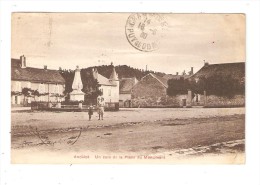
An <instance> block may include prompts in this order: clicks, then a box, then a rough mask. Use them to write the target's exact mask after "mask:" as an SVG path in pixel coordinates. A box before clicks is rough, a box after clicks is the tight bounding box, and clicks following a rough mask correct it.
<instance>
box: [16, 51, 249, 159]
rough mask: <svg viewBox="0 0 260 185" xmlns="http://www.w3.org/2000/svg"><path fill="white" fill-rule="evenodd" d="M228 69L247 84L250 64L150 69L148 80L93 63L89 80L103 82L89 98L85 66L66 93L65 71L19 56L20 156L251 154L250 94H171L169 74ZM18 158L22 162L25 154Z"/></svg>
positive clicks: (18, 133)
mask: <svg viewBox="0 0 260 185" xmlns="http://www.w3.org/2000/svg"><path fill="white" fill-rule="evenodd" d="M228 67H232V73H230V74H232V75H233V76H234V78H235V79H240V80H241V81H240V82H243V80H244V63H232V64H212V65H210V64H207V63H205V64H204V66H203V67H202V69H200V70H198V72H197V73H195V74H193V71H192V70H193V68H191V71H190V72H188V74H186V73H184V72H183V73H182V74H180V75H179V74H175V75H169V74H166V75H164V76H163V77H161V76H157V75H156V74H154V73H152V72H149V73H148V74H147V75H145V76H143V77H142V78H141V79H140V80H137V78H136V77H132V78H121V79H120V78H119V77H118V74H117V72H116V67H115V66H113V64H111V65H110V66H108V68H109V69H110V76H109V78H106V77H104V76H103V75H101V74H99V72H98V70H97V68H96V67H93V68H91V69H90V70H89V71H90V73H89V74H90V75H89V76H88V77H89V78H92V79H94V80H96V82H97V84H96V86H95V88H96V89H94V90H93V89H91V88H90V87H89V88H86V89H88V90H89V91H90V90H91V91H93V94H90V95H89V97H90V98H89V97H88V96H87V95H86V94H87V93H84V92H83V91H82V90H84V88H83V86H84V84H83V82H84V83H85V84H86V83H87V82H88V80H86V79H85V80H82V76H84V75H82V73H81V71H82V70H81V69H80V68H79V67H78V66H77V67H76V69H75V70H74V71H71V73H72V75H71V76H72V77H73V80H72V81H71V82H72V84H71V89H72V91H71V92H70V93H68V94H67V95H64V92H65V89H66V83H65V79H64V77H63V76H62V71H61V70H49V69H47V66H44V68H43V69H38V68H31V67H28V66H26V58H25V56H21V58H20V59H12V90H13V91H12V128H11V130H12V153H13V155H22V156H24V157H25V158H27V157H28V158H31V155H30V154H33V153H35V155H36V156H37V155H41V154H40V153H42V152H43V151H44V152H47V154H46V155H49V154H48V152H51V153H52V152H54V153H55V152H57V151H59V152H62V153H64V154H66V153H69V154H71V153H73V152H74V153H75V155H76V154H77V155H79V158H80V156H81V155H82V154H93V156H94V154H98V153H101V154H102V153H106V154H117V155H119V154H124V155H126V154H128V155H129V154H132V155H133V156H137V155H138V156H139V155H141V156H150V155H157V154H159V155H160V156H164V158H165V156H166V158H167V159H169V158H170V159H171V160H176V159H178V157H180V156H181V159H185V157H187V156H189V157H191V158H194V157H195V159H196V157H201V156H203V157H205V156H212V155H213V156H214V155H216V156H219V155H220V156H221V155H224V156H225V155H231V158H232V156H234V155H241V156H242V157H241V156H240V157H241V158H243V153H244V147H245V146H244V144H245V142H244V139H245V108H244V103H245V100H244V95H243V94H241V93H238V94H235V95H234V96H232V97H226V96H216V95H207V92H206V91H205V90H204V91H202V93H203V94H202V93H201V94H200V93H199V91H197V92H198V93H197V92H196V93H194V92H192V91H191V89H187V91H186V92H185V91H184V92H183V93H178V94H177V95H172V96H171V95H168V94H167V92H168V91H167V89H168V85H170V84H169V83H167V81H168V80H169V79H176V81H177V82H180V81H181V80H184V79H190V78H191V79H192V78H194V79H196V80H195V83H198V80H199V77H201V76H203V78H205V75H209V76H210V75H213V74H212V71H217V72H218V73H221V74H227V70H229V69H228ZM221 70H223V71H224V72H223V71H221ZM202 74H203V75H202ZM230 74H227V75H230ZM180 79H181V80H180ZM196 81H197V82H196ZM183 82H184V81H183ZM180 85H181V83H180ZM194 90H195V89H194ZM38 91H39V92H38ZM96 91H99V92H100V93H99V94H97V93H96ZM35 92H36V93H35ZM85 92H86V91H85ZM237 92H238V91H237ZM94 93H95V94H94ZM67 96H69V97H67ZM93 97H94V99H93ZM100 109H102V110H101V112H100ZM90 114H91V115H90ZM100 114H102V115H100ZM100 116H101V117H100ZM101 118H102V119H101ZM26 151H27V152H29V153H27V152H26ZM39 152H40V153H39ZM71 155H72V154H71ZM77 155H76V156H77ZM93 156H92V157H93ZM184 156H185V157H184ZM46 159H47V161H49V160H50V159H49V158H46ZM23 160H24V158H23ZM28 160H29V159H28ZM55 160H57V159H55ZM36 161H37V160H36ZM14 162H18V163H19V158H18V160H14Z"/></svg>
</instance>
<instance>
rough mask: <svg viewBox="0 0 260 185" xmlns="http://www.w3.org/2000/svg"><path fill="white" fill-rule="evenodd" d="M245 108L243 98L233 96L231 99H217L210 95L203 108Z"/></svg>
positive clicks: (242, 96)
mask: <svg viewBox="0 0 260 185" xmlns="http://www.w3.org/2000/svg"><path fill="white" fill-rule="evenodd" d="M243 106H245V96H244V95H235V96H234V97H232V98H227V97H219V96H214V95H210V96H207V103H206V105H205V107H243Z"/></svg>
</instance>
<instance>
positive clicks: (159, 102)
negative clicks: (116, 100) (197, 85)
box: [132, 95, 187, 107]
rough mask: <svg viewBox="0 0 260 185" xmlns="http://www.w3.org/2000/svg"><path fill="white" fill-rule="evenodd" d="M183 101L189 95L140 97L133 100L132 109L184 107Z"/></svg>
mask: <svg viewBox="0 0 260 185" xmlns="http://www.w3.org/2000/svg"><path fill="white" fill-rule="evenodd" d="M182 99H187V95H177V96H162V97H158V96H149V97H138V98H133V99H132V107H182V106H183V105H182Z"/></svg>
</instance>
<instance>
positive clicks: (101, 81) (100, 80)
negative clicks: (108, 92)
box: [96, 73, 116, 86]
mask: <svg viewBox="0 0 260 185" xmlns="http://www.w3.org/2000/svg"><path fill="white" fill-rule="evenodd" d="M96 75H97V81H98V84H100V85H107V86H116V84H114V83H113V82H112V81H110V80H109V79H107V78H106V77H104V76H102V75H101V74H99V73H97V74H96Z"/></svg>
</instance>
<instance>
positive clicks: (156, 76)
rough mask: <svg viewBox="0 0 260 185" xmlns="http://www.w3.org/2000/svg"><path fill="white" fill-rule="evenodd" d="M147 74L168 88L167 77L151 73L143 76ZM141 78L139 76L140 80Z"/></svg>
mask: <svg viewBox="0 0 260 185" xmlns="http://www.w3.org/2000/svg"><path fill="white" fill-rule="evenodd" d="M148 75H150V76H152V77H153V78H154V79H156V80H157V81H158V82H160V83H161V84H162V85H163V86H164V87H165V88H168V84H167V81H168V80H167V79H165V78H163V77H160V76H158V75H155V74H153V73H149V74H147V75H145V76H144V77H143V78H145V77H147V76H148ZM143 78H141V80H142V79H143Z"/></svg>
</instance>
